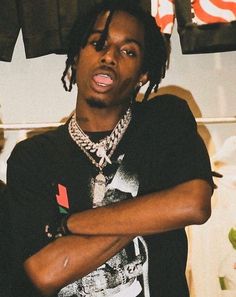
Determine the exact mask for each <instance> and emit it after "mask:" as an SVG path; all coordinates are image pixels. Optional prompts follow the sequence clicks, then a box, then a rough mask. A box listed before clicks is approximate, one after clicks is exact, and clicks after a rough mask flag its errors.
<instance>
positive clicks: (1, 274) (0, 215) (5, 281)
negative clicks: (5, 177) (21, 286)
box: [0, 180, 10, 297]
mask: <svg viewBox="0 0 236 297" xmlns="http://www.w3.org/2000/svg"><path fill="white" fill-rule="evenodd" d="M5 187H6V186H5V183H4V182H2V181H1V180H0V296H4V297H10V280H9V266H8V263H9V255H8V249H9V242H8V236H9V233H8V225H9V220H8V212H7V203H6V198H5V197H6V196H5Z"/></svg>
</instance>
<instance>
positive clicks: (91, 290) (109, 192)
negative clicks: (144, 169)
mask: <svg viewBox="0 0 236 297" xmlns="http://www.w3.org/2000/svg"><path fill="white" fill-rule="evenodd" d="M123 157H124V155H122V156H120V157H119V158H118V163H119V165H118V169H117V170H116V171H115V172H114V173H113V174H110V175H109V176H106V177H105V178H106V184H105V189H104V188H103V187H104V184H103V180H101V183H100V184H99V183H98V181H97V183H96V180H95V179H96V178H101V177H98V176H97V177H94V178H92V180H91V185H90V189H91V200H92V201H93V207H99V206H104V205H108V204H110V203H115V202H118V201H121V200H125V199H129V198H134V197H136V196H137V193H138V188H139V182H138V178H137V176H135V175H130V174H129V173H127V172H126V170H125V167H124V166H123V164H122V159H123ZM99 187H101V188H99ZM94 195H95V196H96V195H98V196H99V197H98V198H99V199H97V198H96V200H97V201H98V202H97V203H95V199H94ZM101 197H102V198H101ZM134 199H135V198H134ZM141 291H143V295H144V296H145V297H149V296H150V293H149V281H148V249H147V245H146V242H145V241H144V239H143V238H142V237H140V236H139V237H136V238H135V239H134V240H133V242H132V243H131V244H130V246H129V248H125V249H123V250H121V251H120V252H119V253H118V254H116V255H115V256H114V257H113V258H111V259H110V260H108V261H107V262H106V263H105V264H103V265H102V266H100V267H99V268H97V269H96V270H95V271H93V272H92V273H90V274H88V275H87V276H85V277H83V278H82V279H79V280H78V281H76V282H74V283H72V284H69V285H67V286H66V287H64V288H62V289H61V291H60V292H59V293H58V297H72V296H74V297H75V296H90V297H100V296H101V297H102V296H104V297H108V296H114V297H135V296H138V295H139V294H140V292H141Z"/></svg>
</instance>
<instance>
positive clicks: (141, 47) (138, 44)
mask: <svg viewBox="0 0 236 297" xmlns="http://www.w3.org/2000/svg"><path fill="white" fill-rule="evenodd" d="M125 43H135V44H136V45H137V46H138V47H139V48H140V49H143V45H142V44H141V42H139V41H138V40H137V39H134V38H127V39H125Z"/></svg>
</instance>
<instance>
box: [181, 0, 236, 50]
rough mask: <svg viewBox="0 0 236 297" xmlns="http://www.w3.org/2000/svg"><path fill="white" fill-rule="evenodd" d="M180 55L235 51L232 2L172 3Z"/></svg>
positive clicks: (197, 0) (235, 5) (235, 18)
mask: <svg viewBox="0 0 236 297" xmlns="http://www.w3.org/2000/svg"><path fill="white" fill-rule="evenodd" d="M175 10H176V18H177V22H178V32H179V36H180V42H181V48H182V52H183V54H197V53H213V52H224V51H233V50H236V1H235V0H227V1H225V0H175Z"/></svg>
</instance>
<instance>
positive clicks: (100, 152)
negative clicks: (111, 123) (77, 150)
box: [96, 145, 111, 166]
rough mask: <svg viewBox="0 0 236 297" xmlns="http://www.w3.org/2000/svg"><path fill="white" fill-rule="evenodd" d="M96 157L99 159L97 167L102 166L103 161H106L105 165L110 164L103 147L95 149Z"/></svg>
mask: <svg viewBox="0 0 236 297" xmlns="http://www.w3.org/2000/svg"><path fill="white" fill-rule="evenodd" d="M96 155H97V156H98V157H99V158H101V159H100V161H99V166H102V165H103V163H104V162H105V161H107V163H109V164H111V160H110V158H109V157H108V156H107V152H106V149H105V147H104V146H103V145H101V146H99V147H98V148H97V152H96Z"/></svg>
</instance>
